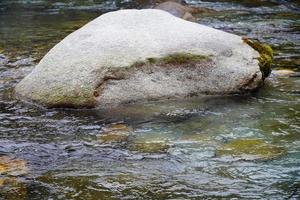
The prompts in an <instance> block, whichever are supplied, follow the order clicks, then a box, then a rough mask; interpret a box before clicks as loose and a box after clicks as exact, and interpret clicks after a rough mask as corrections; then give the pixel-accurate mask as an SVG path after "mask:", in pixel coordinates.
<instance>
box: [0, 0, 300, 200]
mask: <svg viewBox="0 0 300 200" xmlns="http://www.w3.org/2000/svg"><path fill="white" fill-rule="evenodd" d="M188 3H189V4H191V5H194V6H203V7H207V8H212V9H215V10H217V12H215V13H212V14H204V15H203V16H199V19H198V20H199V23H203V24H206V25H208V26H211V27H215V28H218V29H221V30H225V31H227V32H232V33H236V34H238V35H242V36H248V37H251V38H256V39H259V40H260V41H262V42H267V43H269V44H270V45H271V46H272V47H273V48H274V50H275V64H274V68H289V69H294V70H296V71H299V70H300V3H299V1H297V0H295V1H284V0H282V1H280V0H277V1H276V0H264V1H263V0H255V1H250V0H239V1H238V0H231V1H230V0H219V1H188ZM148 5H149V2H147V1H142V0H140V1H125V0H124V1H105V0H89V1H79V0H78V1H71V0H65V1H62V0H60V1H59V0H52V1H50V0H49V1H45V0H39V1H37V0H36V1H34V0H30V1H29V0H23V1H21V0H19V1H17V0H15V1H14V0H11V1H10V0H1V1H0V54H1V52H2V53H3V54H4V55H5V56H6V57H7V58H8V60H7V61H6V62H5V63H4V64H2V65H0V156H1V155H2V156H9V157H10V158H11V159H13V160H23V161H25V162H26V170H25V171H26V172H22V173H21V172H20V171H22V170H21V169H16V170H15V171H17V172H16V173H17V175H16V174H13V173H8V172H5V170H2V171H1V160H0V199H299V198H300V79H299V78H296V77H294V78H281V79H278V80H276V81H273V83H272V84H266V85H265V86H264V87H263V88H262V89H261V90H260V91H259V92H257V93H255V94H252V95H251V96H247V97H238V96H234V97H225V98H224V97H222V98H218V97H207V98H201V99H191V100H185V101H171V102H170V101H165V102H155V103H148V104H144V105H131V106H126V107H119V108H115V109H112V110H110V111H100V110H44V109H41V108H37V107H34V106H29V105H24V104H22V103H20V102H18V101H16V100H15V99H14V96H13V87H14V86H15V84H16V83H17V82H19V81H20V80H21V79H22V78H23V77H24V76H25V75H26V74H28V73H29V72H30V71H31V70H32V68H33V67H34V64H35V63H36V62H38V60H39V59H40V58H41V57H42V56H43V55H44V54H45V53H46V52H47V51H48V50H49V49H50V48H51V47H52V46H53V45H54V44H56V43H57V42H59V41H60V40H61V39H63V38H64V37H65V36H66V35H67V34H69V33H70V32H72V31H74V30H76V29H78V28H79V27H81V26H82V25H83V24H85V23H86V22H88V21H90V20H91V19H94V18H95V17H97V16H99V15H101V14H103V13H105V12H108V11H113V10H118V9H122V8H141V7H143V6H145V7H147V6H148ZM2 57H3V56H2ZM2 60H3V59H2ZM0 61H1V60H0ZM115 123H117V124H120V123H121V124H125V125H126V126H124V125H122V126H123V128H122V129H125V132H129V134H128V135H126V137H125V139H124V138H121V139H116V138H114V139H115V141H112V142H103V140H104V139H105V138H103V137H102V136H103V135H104V134H105V130H107V129H109V127H114V125H113V124H115ZM124 127H125V128H124ZM123 131H124V130H123ZM101 139H102V142H101ZM106 139H107V140H110V139H111V138H106ZM235 139H260V140H262V141H264V142H265V143H268V144H272V145H274V146H276V147H280V148H284V149H285V153H284V154H283V155H281V156H278V157H275V158H273V159H266V160H265V159H263V160H247V159H238V158H236V157H231V156H218V155H217V154H216V152H217V149H219V148H220V147H222V146H223V145H224V144H227V143H230V142H231V141H233V140H235ZM3 158H4V157H0V159H3ZM19 168H22V169H23V171H24V168H25V167H24V166H23V167H22V166H21V167H19ZM18 172H20V173H18ZM3 180H5V181H4V183H3Z"/></svg>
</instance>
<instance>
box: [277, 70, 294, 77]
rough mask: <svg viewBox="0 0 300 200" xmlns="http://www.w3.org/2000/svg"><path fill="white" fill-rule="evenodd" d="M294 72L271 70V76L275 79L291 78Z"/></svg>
mask: <svg viewBox="0 0 300 200" xmlns="http://www.w3.org/2000/svg"><path fill="white" fill-rule="evenodd" d="M294 73H295V72H294V71H293V70H290V69H281V70H272V74H273V75H274V76H276V77H289V76H292V75H293V74H294Z"/></svg>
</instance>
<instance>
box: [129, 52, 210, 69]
mask: <svg viewBox="0 0 300 200" xmlns="http://www.w3.org/2000/svg"><path fill="white" fill-rule="evenodd" d="M209 58H210V56H206V55H198V54H192V53H185V52H181V53H174V54H169V55H166V56H164V57H161V58H153V57H150V58H147V59H146V60H145V61H136V62H135V63H134V64H133V65H132V66H133V67H140V66H143V65H146V64H150V65H154V64H159V65H186V64H196V63H201V62H205V61H208V60H209Z"/></svg>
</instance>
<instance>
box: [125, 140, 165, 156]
mask: <svg viewBox="0 0 300 200" xmlns="http://www.w3.org/2000/svg"><path fill="white" fill-rule="evenodd" d="M169 148H170V146H169V145H168V144H167V142H166V141H133V142H132V143H131V144H129V150H130V151H137V152H140V153H166V152H167V151H168V149H169Z"/></svg>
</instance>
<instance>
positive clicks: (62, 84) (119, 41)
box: [16, 9, 261, 108]
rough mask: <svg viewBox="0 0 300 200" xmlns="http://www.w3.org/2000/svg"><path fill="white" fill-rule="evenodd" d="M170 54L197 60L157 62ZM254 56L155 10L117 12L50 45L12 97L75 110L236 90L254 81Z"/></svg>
mask: <svg viewBox="0 0 300 200" xmlns="http://www.w3.org/2000/svg"><path fill="white" fill-rule="evenodd" d="M176 54H186V55H194V56H202V57H203V58H205V59H198V60H197V59H196V60H193V59H192V56H190V57H191V62H186V61H184V62H181V61H180V60H179V61H178V62H177V60H176V59H175V62H173V61H168V59H165V58H168V56H170V55H176ZM258 56H259V55H258V53H257V52H256V51H254V50H253V49H252V48H251V47H249V46H248V45H247V44H245V43H243V41H242V39H241V37H239V36H237V35H233V34H229V33H226V32H223V31H220V30H216V29H213V28H210V27H207V26H203V25H200V24H197V23H192V22H188V21H185V20H183V19H180V18H177V17H174V16H172V15H171V14H169V13H167V12H165V11H161V10H155V9H146V10H120V11H116V12H110V13H107V14H104V15H102V16H100V17H98V18H97V19H95V20H93V21H91V22H90V23H88V24H86V25H85V26H83V27H82V28H80V29H79V30H77V31H75V32H73V33H71V34H70V35H68V36H67V37H66V38H65V39H63V40H62V41H61V42H60V43H58V44H57V45H56V46H55V47H53V48H52V49H51V50H50V51H49V52H48V53H47V55H46V56H45V57H44V58H43V59H42V60H41V61H40V63H39V64H38V65H37V66H36V68H35V69H34V70H33V71H32V73H30V74H29V75H28V76H27V77H25V78H24V79H23V80H22V81H21V82H20V83H19V84H18V85H17V86H16V95H17V97H18V98H20V99H22V100H26V101H30V102H35V103H38V104H41V105H43V106H46V107H75V108H78V107H96V106H99V107H106V106H114V105H117V104H122V103H128V102H135V101H145V100H155V99H163V98H184V97H189V96H195V95H200V94H232V93H243V92H245V91H249V90H254V89H256V88H257V87H258V86H259V85H260V83H261V73H260V71H259V67H258V61H257V59H256V58H257V57H258ZM173 57H174V56H173Z"/></svg>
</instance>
